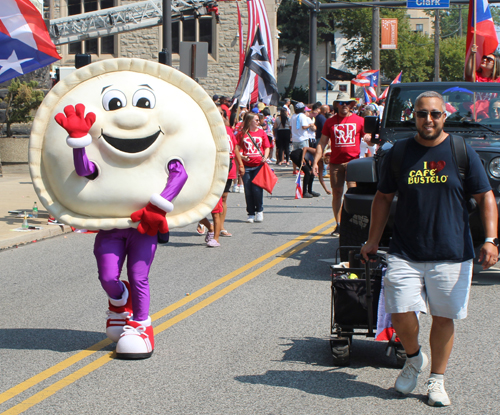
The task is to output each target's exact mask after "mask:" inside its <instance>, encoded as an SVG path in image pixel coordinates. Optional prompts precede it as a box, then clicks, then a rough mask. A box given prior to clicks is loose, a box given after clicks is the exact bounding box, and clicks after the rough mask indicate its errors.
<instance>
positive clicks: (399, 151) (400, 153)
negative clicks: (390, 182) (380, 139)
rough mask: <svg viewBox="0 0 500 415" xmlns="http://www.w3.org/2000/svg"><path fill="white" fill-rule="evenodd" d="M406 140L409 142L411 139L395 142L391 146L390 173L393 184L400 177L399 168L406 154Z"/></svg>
mask: <svg viewBox="0 0 500 415" xmlns="http://www.w3.org/2000/svg"><path fill="white" fill-rule="evenodd" d="M408 140H411V138H405V139H403V140H397V141H396V142H395V143H394V145H393V146H392V157H391V173H392V178H393V179H394V181H395V182H398V180H399V176H400V175H401V166H402V164H403V157H404V154H405V152H406V146H407V145H408Z"/></svg>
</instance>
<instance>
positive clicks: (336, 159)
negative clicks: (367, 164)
mask: <svg viewBox="0 0 500 415" xmlns="http://www.w3.org/2000/svg"><path fill="white" fill-rule="evenodd" d="M364 125H365V120H364V119H363V118H362V117H360V116H359V115H356V114H351V115H350V116H348V117H341V116H339V115H338V114H337V115H334V116H333V117H331V118H328V119H327V120H326V121H325V125H324V126H323V131H322V134H323V135H326V136H327V137H329V138H330V145H331V147H332V154H331V156H330V164H342V163H347V162H348V161H351V160H352V159H357V158H359V151H360V150H359V146H360V144H361V137H363V136H364V135H365V131H364Z"/></svg>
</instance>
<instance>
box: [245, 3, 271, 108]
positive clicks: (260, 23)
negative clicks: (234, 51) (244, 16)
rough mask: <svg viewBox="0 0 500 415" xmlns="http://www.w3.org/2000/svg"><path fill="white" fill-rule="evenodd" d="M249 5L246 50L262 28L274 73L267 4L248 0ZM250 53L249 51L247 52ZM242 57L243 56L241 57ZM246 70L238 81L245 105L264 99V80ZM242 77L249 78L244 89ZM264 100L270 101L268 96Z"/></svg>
mask: <svg viewBox="0 0 500 415" xmlns="http://www.w3.org/2000/svg"><path fill="white" fill-rule="evenodd" d="M247 7H248V30H247V43H246V50H247V51H248V50H249V48H250V47H251V46H252V45H253V44H254V42H255V34H256V33H257V29H258V28H260V35H261V37H262V41H263V42H264V46H265V48H266V51H267V57H268V60H269V64H270V68H271V70H270V73H271V74H273V77H274V73H275V71H276V62H275V60H274V49H273V41H272V36H271V29H270V26H269V19H268V18H267V11H266V6H265V4H264V0H247ZM247 53H248V52H247ZM240 59H241V58H240ZM244 72H245V71H244V70H241V71H240V80H239V81H238V89H240V91H241V93H240V96H239V100H240V106H245V105H247V104H248V103H249V102H250V103H251V104H253V103H255V102H257V101H258V100H259V97H260V98H261V99H262V98H263V97H262V90H263V89H264V85H263V80H262V79H259V77H258V76H257V75H253V76H252V77H250V78H248V77H246V76H245V74H244ZM242 78H247V79H245V80H244V85H243V86H244V88H243V89H242V85H240V84H242ZM262 101H263V102H264V103H266V104H269V103H270V102H266V98H264V99H262Z"/></svg>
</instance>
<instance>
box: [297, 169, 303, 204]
mask: <svg viewBox="0 0 500 415" xmlns="http://www.w3.org/2000/svg"><path fill="white" fill-rule="evenodd" d="M300 179H301V177H300V170H299V172H298V173H297V178H296V179H295V199H302V197H303V193H302V182H301V181H300Z"/></svg>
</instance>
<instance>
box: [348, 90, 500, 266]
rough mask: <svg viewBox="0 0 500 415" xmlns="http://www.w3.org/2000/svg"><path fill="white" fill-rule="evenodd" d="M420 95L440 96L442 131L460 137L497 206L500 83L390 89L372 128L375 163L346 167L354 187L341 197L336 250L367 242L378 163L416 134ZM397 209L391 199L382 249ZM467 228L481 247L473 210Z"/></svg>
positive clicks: (355, 162) (477, 219)
mask: <svg viewBox="0 0 500 415" xmlns="http://www.w3.org/2000/svg"><path fill="white" fill-rule="evenodd" d="M425 91H436V92H439V93H440V94H442V95H443V97H444V100H445V102H446V110H447V111H446V112H447V118H446V122H445V124H444V131H445V132H447V133H449V134H453V135H459V136H462V137H463V138H464V139H465V140H466V141H467V143H468V144H470V145H471V146H472V148H473V149H474V150H475V151H476V152H477V153H478V154H479V157H480V159H481V161H482V163H483V166H484V169H485V170H486V174H487V175H488V178H489V180H490V184H491V187H492V189H493V193H494V194H495V198H496V201H497V206H499V203H500V83H477V82H476V83H472V82H439V83H437V82H419V83H402V84H396V85H391V87H390V89H389V93H388V96H387V100H386V105H385V110H384V114H383V117H382V120H381V122H380V124H379V125H378V126H377V127H378V134H379V138H380V144H379V149H378V151H377V152H376V154H375V156H374V157H368V158H363V159H356V160H352V161H351V162H349V164H348V166H347V180H348V181H354V182H356V184H357V187H355V188H352V189H349V190H348V191H347V192H346V194H345V197H344V204H343V210H342V218H341V224H340V241H339V244H340V246H359V245H361V244H362V243H363V242H364V241H366V239H367V238H368V229H369V226H370V211H371V204H372V200H373V196H374V195H375V192H376V188H377V181H378V173H379V169H380V164H381V163H380V160H381V158H382V157H383V156H384V154H385V153H386V152H387V150H388V149H389V148H391V147H392V143H394V142H395V141H396V140H399V139H402V138H407V137H410V136H414V135H415V134H416V128H415V122H414V120H413V105H414V103H415V99H416V98H417V96H418V95H420V94H421V93H422V92H425ZM497 107H498V108H497ZM372 122H373V120H370V119H368V118H367V119H365V128H366V129H370V127H369V125H370V124H371V123H372ZM372 125H373V123H372ZM370 132H372V131H370ZM396 203H397V197H395V198H394V202H393V206H392V209H391V215H390V218H389V221H388V224H387V226H386V229H385V231H384V236H383V237H382V241H381V243H380V245H381V246H388V243H389V238H390V236H391V234H392V226H393V223H392V219H393V214H394V208H395V204H396ZM470 227H471V233H472V239H473V241H474V246H475V247H476V248H477V247H478V246H480V245H482V243H483V242H484V232H483V227H482V224H481V220H480V217H479V213H478V210H477V209H475V210H474V211H472V213H471V214H470ZM343 260H346V258H343Z"/></svg>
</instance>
